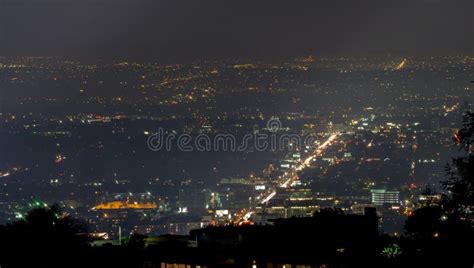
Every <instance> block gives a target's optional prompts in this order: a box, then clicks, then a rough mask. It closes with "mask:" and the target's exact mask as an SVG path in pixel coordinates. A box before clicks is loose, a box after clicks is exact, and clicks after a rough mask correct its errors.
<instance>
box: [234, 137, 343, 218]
mask: <svg viewBox="0 0 474 268" xmlns="http://www.w3.org/2000/svg"><path fill="white" fill-rule="evenodd" d="M339 135H340V133H339V132H336V133H334V134H332V135H331V136H329V138H328V139H327V140H326V141H325V142H323V143H322V144H320V145H319V146H318V147H317V148H316V149H315V150H314V151H313V152H312V153H311V154H310V155H309V156H308V157H307V158H306V159H304V161H301V162H299V163H298V164H297V165H296V166H295V167H293V168H292V169H291V170H290V171H287V172H285V175H284V176H283V178H282V179H281V180H282V182H281V183H279V184H277V187H280V188H288V187H291V186H292V184H293V183H294V182H295V181H296V180H298V179H299V178H298V175H297V172H298V171H301V170H303V169H305V168H307V167H309V166H310V165H311V162H312V161H313V160H314V159H315V158H316V157H318V156H321V155H322V154H323V152H324V150H325V149H326V148H327V147H329V146H330V145H331V144H332V143H333V142H334V141H335V140H336V139H337V137H338V136H339ZM277 187H276V188H277ZM276 188H273V189H271V190H269V191H267V192H266V193H265V194H263V196H258V197H256V198H255V199H256V200H258V204H266V203H268V202H269V201H270V200H271V199H272V198H273V197H275V195H276V193H277V191H276ZM254 212H255V211H254V208H248V209H243V210H241V211H240V213H237V215H236V220H235V222H237V223H239V224H241V223H242V222H245V221H247V220H248V219H249V218H250V217H251V216H252V214H253V213H254Z"/></svg>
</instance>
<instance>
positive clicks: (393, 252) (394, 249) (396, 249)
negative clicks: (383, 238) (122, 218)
mask: <svg viewBox="0 0 474 268" xmlns="http://www.w3.org/2000/svg"><path fill="white" fill-rule="evenodd" d="M380 254H381V255H382V256H384V257H385V258H387V259H392V258H396V257H398V256H399V255H400V254H402V250H401V248H400V246H398V245H397V244H391V245H389V246H387V247H385V248H383V249H382V252H380Z"/></svg>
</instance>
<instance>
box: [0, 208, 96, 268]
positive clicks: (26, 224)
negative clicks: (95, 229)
mask: <svg viewBox="0 0 474 268" xmlns="http://www.w3.org/2000/svg"><path fill="white" fill-rule="evenodd" d="M86 230H87V228H86V225H85V224H83V223H82V222H80V221H78V220H75V219H73V218H71V217H70V216H69V215H67V214H66V213H64V212H62V210H61V209H60V208H59V206H58V205H53V206H52V207H51V208H43V207H41V208H36V209H33V210H32V211H30V212H29V213H28V214H27V215H26V216H25V217H24V218H23V219H20V220H18V221H15V222H13V223H10V224H7V225H6V226H3V227H2V228H0V251H1V253H0V254H2V255H3V256H0V260H1V261H2V262H3V263H1V264H5V267H9V266H8V264H10V265H13V266H12V267H18V266H20V267H21V264H22V263H23V264H24V263H35V264H36V265H38V266H41V265H47V264H50V263H52V262H54V261H55V260H56V259H57V258H60V257H67V256H73V255H76V256H77V255H78V254H79V255H80V254H81V253H80V252H81V251H82V250H84V249H85V248H87V247H88V244H89V241H90V239H89V237H88V236H87V235H86ZM18 253H21V255H22V256H24V258H18V256H19V255H18Z"/></svg>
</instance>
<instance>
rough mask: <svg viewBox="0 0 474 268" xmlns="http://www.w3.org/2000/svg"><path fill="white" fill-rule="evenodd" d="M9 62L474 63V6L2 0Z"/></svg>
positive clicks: (386, 1)
mask: <svg viewBox="0 0 474 268" xmlns="http://www.w3.org/2000/svg"><path fill="white" fill-rule="evenodd" d="M1 3H2V6H1V16H0V20H1V21H0V22H1V27H0V30H1V32H0V33H1V35H0V36H1V44H0V45H1V47H0V48H1V50H0V54H2V55H4V56H15V55H34V56H40V55H41V56H46V55H47V56H81V57H91V58H96V57H99V58H103V57H137V58H139V57H142V58H147V59H154V58H156V59H161V60H169V61H176V60H192V59H203V58H205V59H213V58H224V57H225V58H227V57H257V58H272V57H280V56H294V55H301V54H308V53H313V54H315V55H323V56H324V55H327V56H331V55H342V56H346V55H348V56H373V55H388V54H391V55H412V56H413V55H415V56H417V55H420V56H421V55H423V56H426V55H459V54H466V55H472V54H473V52H474V34H473V28H474V27H473V25H474V20H473V12H474V1H472V0H398V1H392V0H357V1H356V0H331V1H315V0H313V1H289V0H286V1H281V0H271V1H255V0H253V1H250V0H243V1H224V0H220V1H208V0H204V1H196V0H192V1H184V0H2V2H1Z"/></svg>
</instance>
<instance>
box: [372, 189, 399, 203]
mask: <svg viewBox="0 0 474 268" xmlns="http://www.w3.org/2000/svg"><path fill="white" fill-rule="evenodd" d="M370 193H371V194H372V204H374V205H376V206H382V205H385V204H398V203H400V198H399V195H400V192H399V191H388V190H386V189H372V190H370Z"/></svg>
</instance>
